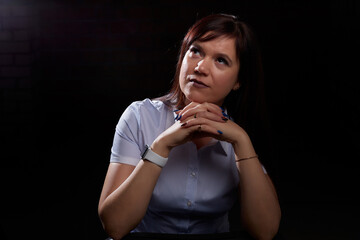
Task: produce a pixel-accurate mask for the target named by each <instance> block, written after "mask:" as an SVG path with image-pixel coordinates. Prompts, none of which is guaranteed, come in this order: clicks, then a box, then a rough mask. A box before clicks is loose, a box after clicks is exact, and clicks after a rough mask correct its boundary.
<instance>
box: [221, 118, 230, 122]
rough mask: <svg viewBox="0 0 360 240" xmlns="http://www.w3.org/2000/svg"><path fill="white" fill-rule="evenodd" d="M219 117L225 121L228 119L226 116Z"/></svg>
mask: <svg viewBox="0 0 360 240" xmlns="http://www.w3.org/2000/svg"><path fill="white" fill-rule="evenodd" d="M221 119H222V120H224V121H225V122H226V121H227V120H229V119H228V118H226V117H222V118H221Z"/></svg>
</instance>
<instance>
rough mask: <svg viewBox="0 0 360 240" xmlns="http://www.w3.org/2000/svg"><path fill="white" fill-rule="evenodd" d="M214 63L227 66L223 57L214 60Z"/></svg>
mask: <svg viewBox="0 0 360 240" xmlns="http://www.w3.org/2000/svg"><path fill="white" fill-rule="evenodd" d="M216 61H218V63H220V64H225V65H229V63H228V61H226V59H225V58H223V57H219V58H218V59H216Z"/></svg>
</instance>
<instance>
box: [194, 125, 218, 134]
mask: <svg viewBox="0 0 360 240" xmlns="http://www.w3.org/2000/svg"><path fill="white" fill-rule="evenodd" d="M188 130H189V131H190V132H192V133H194V134H202V135H207V136H209V135H211V136H218V135H221V132H219V131H218V130H217V129H216V128H214V127H213V126H209V125H206V124H199V125H193V126H191V127H189V128H188Z"/></svg>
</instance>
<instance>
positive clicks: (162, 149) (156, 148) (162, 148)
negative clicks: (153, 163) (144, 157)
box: [150, 138, 171, 158]
mask: <svg viewBox="0 0 360 240" xmlns="http://www.w3.org/2000/svg"><path fill="white" fill-rule="evenodd" d="M164 142H166V141H164V140H162V139H161V138H160V139H155V140H154V142H153V143H152V144H151V146H150V147H151V149H152V151H153V152H155V153H156V154H158V155H160V156H162V157H164V158H167V157H168V156H169V153H170V151H171V148H170V147H168V146H167V145H166V144H164Z"/></svg>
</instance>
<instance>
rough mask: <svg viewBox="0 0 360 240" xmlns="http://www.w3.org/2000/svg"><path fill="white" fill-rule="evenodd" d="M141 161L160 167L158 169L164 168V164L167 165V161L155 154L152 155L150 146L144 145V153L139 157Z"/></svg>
mask: <svg viewBox="0 0 360 240" xmlns="http://www.w3.org/2000/svg"><path fill="white" fill-rule="evenodd" d="M141 158H142V159H146V160H148V161H150V162H152V163H155V164H156V165H158V166H160V167H164V166H165V164H166V163H167V161H168V159H167V158H164V157H162V156H160V155H158V154H157V153H154V152H153V151H152V150H151V148H150V146H148V145H146V149H145V152H144V153H143V155H142V156H141Z"/></svg>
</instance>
